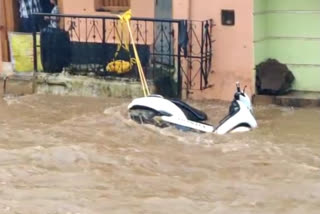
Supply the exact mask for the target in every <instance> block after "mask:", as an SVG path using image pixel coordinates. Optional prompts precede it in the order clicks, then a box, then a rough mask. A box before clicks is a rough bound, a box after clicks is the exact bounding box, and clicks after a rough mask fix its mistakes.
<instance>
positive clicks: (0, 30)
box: [0, 25, 2, 72]
mask: <svg viewBox="0 0 320 214" xmlns="http://www.w3.org/2000/svg"><path fill="white" fill-rule="evenodd" d="M1 28H2V27H1V25H0V72H2V46H1V43H2V42H1V41H2V40H1V39H2V38H1V34H2V29H1Z"/></svg>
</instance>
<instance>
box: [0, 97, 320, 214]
mask: <svg viewBox="0 0 320 214" xmlns="http://www.w3.org/2000/svg"><path fill="white" fill-rule="evenodd" d="M129 102H130V100H124V99H102V98H77V97H59V96H42V95H28V96H22V97H11V98H10V97H7V98H5V99H4V100H1V101H0V118H1V121H0V213H3V214H6V213H12V214H18V213H19V214H60V213H61V214H76V213H77V214H102V213H116V214H120V213H153V214H163V213H168V214H169V213H170V214H171V213H179V214H180V213H181V214H187V213H192V214H195V213H214V214H219V213H221V214H234V213H237V214H250V213H255V214H260V213H261V214H272V213H281V214H302V213H307V214H313V213H314V214H318V213H319V210H320V171H319V167H320V153H319V152H320V109H296V108H285V107H278V106H257V107H256V108H255V114H256V118H257V120H258V124H259V128H258V129H257V130H254V131H252V132H250V133H244V134H231V135H226V136H215V135H212V134H197V133H184V132H180V131H177V130H175V129H170V128H169V129H158V128H155V127H152V126H140V125H138V124H136V123H134V122H133V121H130V120H129V119H128V115H127V111H126V108H127V104H128V103H129ZM192 104H193V105H194V106H196V107H198V108H200V109H202V110H204V111H205V112H207V113H208V116H209V118H210V120H211V122H212V123H213V124H217V123H218V121H219V120H220V119H222V118H223V117H224V116H225V114H226V113H227V107H228V105H227V104H224V103H214V102H204V103H200V102H193V103H192Z"/></svg>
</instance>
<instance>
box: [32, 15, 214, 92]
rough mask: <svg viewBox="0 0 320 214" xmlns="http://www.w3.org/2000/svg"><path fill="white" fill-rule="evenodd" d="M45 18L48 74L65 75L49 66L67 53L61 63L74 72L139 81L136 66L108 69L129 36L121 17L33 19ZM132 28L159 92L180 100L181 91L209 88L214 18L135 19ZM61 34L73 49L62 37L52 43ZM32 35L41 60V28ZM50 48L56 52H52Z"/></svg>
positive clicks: (43, 39) (43, 36)
mask: <svg viewBox="0 0 320 214" xmlns="http://www.w3.org/2000/svg"><path fill="white" fill-rule="evenodd" d="M45 17H47V18H45ZM44 19H45V20H47V24H44V25H42V26H41V27H40V32H41V33H40V35H41V36H40V38H41V39H40V40H41V42H40V46H41V48H40V49H41V55H42V64H43V69H44V72H52V70H53V72H56V71H57V72H59V71H61V69H50V65H53V64H54V63H51V64H50V60H51V61H53V62H55V61H54V60H57V58H59V56H54V54H56V53H57V51H58V54H59V52H60V53H61V55H60V58H61V57H62V56H64V55H65V56H64V62H63V63H62V64H61V65H63V66H62V67H63V69H64V70H66V71H68V72H69V73H72V74H79V75H95V76H98V77H101V78H109V77H111V78H130V79H138V72H137V69H136V67H135V66H133V68H132V71H130V72H128V73H125V74H120V75H118V74H114V73H110V72H107V71H106V66H107V64H108V63H110V62H112V61H113V60H114V59H115V53H116V51H117V48H118V44H125V40H126V39H124V38H127V35H125V31H123V29H122V28H121V26H120V25H119V23H118V17H114V16H83V15H66V14H59V15H51V14H44V13H38V14H34V20H44ZM53 21H54V22H56V23H57V24H56V25H57V26H58V29H59V30H58V29H54V28H51V27H50V28H49V27H48V25H49V26H50V23H52V22H53ZM35 26H36V22H35ZM130 26H131V29H132V32H133V37H134V40H135V43H136V45H137V49H138V53H139V56H140V58H141V62H142V66H143V68H144V72H145V75H146V77H147V79H149V80H153V81H154V82H155V84H156V86H158V87H157V88H158V89H159V90H160V93H161V92H162V93H166V92H168V91H171V94H169V96H170V95H171V96H181V91H182V89H186V91H187V93H190V91H191V90H193V89H200V90H204V89H205V88H207V87H209V82H208V77H209V73H210V72H211V61H212V54H213V53H212V52H213V51H212V40H211V36H212V26H213V23H212V20H205V21H190V20H178V19H152V18H132V19H131V22H130ZM35 29H36V28H35ZM56 31H59V33H60V34H61V35H67V37H68V40H69V41H68V42H69V43H67V44H68V45H66V44H65V43H61V42H60V43H59V42H58V41H60V40H58V39H53V40H52V38H51V40H50V33H52V32H56ZM33 35H34V56H36V55H37V54H38V53H37V51H38V48H37V47H36V44H39V43H37V38H38V37H37V36H36V35H37V32H36V30H35V32H34V33H33ZM48 38H49V39H48ZM46 41H48V42H46ZM50 41H51V42H50ZM52 41H53V43H55V44H52ZM48 43H50V44H48ZM61 44H65V45H64V46H63V45H61ZM60 46H61V47H60ZM62 46H63V47H62ZM45 47H47V48H45ZM129 47H130V48H129V49H130V51H129V52H127V51H125V50H124V49H121V50H120V51H119V52H118V54H117V56H116V59H121V60H126V61H129V59H130V57H133V56H134V54H133V50H132V46H131V43H130V45H129ZM50 48H51V49H52V50H55V51H50V50H51V49H50ZM48 50H49V51H48ZM62 58H63V57H62ZM34 59H35V63H34V69H35V71H39V68H38V63H37V62H36V60H37V57H35V58H34ZM53 59H54V60H53ZM60 67H61V66H60ZM161 90H163V91H161Z"/></svg>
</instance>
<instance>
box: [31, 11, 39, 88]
mask: <svg viewBox="0 0 320 214" xmlns="http://www.w3.org/2000/svg"><path fill="white" fill-rule="evenodd" d="M32 26H33V30H32V38H33V79H32V92H33V93H35V92H36V84H37V73H38V57H37V56H38V53H37V22H36V15H32Z"/></svg>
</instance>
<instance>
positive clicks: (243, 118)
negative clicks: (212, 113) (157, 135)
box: [128, 83, 258, 135]
mask: <svg viewBox="0 0 320 214" xmlns="http://www.w3.org/2000/svg"><path fill="white" fill-rule="evenodd" d="M236 89H237V90H236V92H235V94H234V99H233V101H232V102H231V105H230V107H229V114H228V115H227V116H226V117H225V118H223V119H222V120H221V121H220V123H219V125H218V126H216V127H214V126H212V125H208V124H205V123H203V121H205V120H207V115H206V114H205V113H204V112H202V111H200V110H198V109H195V108H193V107H191V106H189V105H188V104H186V103H184V102H183V101H181V100H174V99H170V100H169V99H166V98H163V97H162V96H161V95H151V96H148V97H142V98H137V99H134V100H133V101H132V102H131V103H130V104H129V106H128V109H129V115H130V117H131V119H133V120H135V121H136V122H138V123H140V124H153V125H156V126H158V127H167V126H169V125H175V126H176V127H177V128H178V129H182V130H194V131H200V132H213V133H215V134H219V135H223V134H226V133H230V132H232V133H233V132H244V131H249V130H251V129H254V128H256V127H257V126H258V125H257V121H256V119H255V118H254V116H253V109H252V104H251V101H250V98H249V97H248V95H247V94H246V93H245V88H244V89H243V90H242V91H241V89H240V84H239V83H237V84H236Z"/></svg>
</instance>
